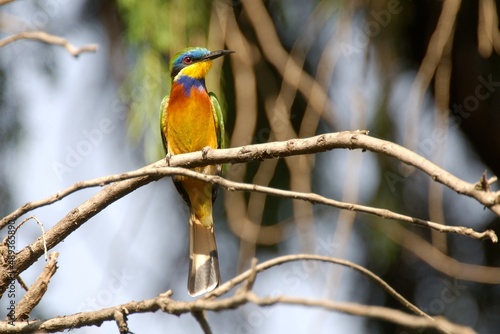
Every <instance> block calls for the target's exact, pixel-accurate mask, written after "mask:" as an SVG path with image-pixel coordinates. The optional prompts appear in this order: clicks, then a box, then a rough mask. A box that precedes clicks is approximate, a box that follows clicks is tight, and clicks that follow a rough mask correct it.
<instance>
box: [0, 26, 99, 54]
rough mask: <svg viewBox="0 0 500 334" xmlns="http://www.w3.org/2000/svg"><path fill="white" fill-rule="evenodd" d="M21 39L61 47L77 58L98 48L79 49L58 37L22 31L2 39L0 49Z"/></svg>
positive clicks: (44, 33)
mask: <svg viewBox="0 0 500 334" xmlns="http://www.w3.org/2000/svg"><path fill="white" fill-rule="evenodd" d="M21 39H29V40H37V41H40V42H44V43H48V44H53V45H59V46H62V47H64V48H65V49H66V50H67V51H68V52H69V53H70V54H71V55H72V56H73V57H78V56H79V55H80V54H81V53H84V52H95V51H97V48H98V45H97V44H88V45H85V46H82V47H80V48H77V47H75V46H74V45H73V44H71V43H70V42H68V41H67V40H66V39H64V38H62V37H59V36H54V35H50V34H48V33H46V32H44V31H24V32H21V33H19V34H15V35H11V36H8V37H5V38H4V39H2V40H0V48H1V47H4V46H5V45H7V44H9V43H12V42H15V41H18V40H21Z"/></svg>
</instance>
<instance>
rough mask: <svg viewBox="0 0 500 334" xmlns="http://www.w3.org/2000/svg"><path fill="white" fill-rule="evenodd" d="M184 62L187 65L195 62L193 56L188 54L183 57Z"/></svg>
mask: <svg viewBox="0 0 500 334" xmlns="http://www.w3.org/2000/svg"><path fill="white" fill-rule="evenodd" d="M182 62H183V63H184V64H186V65H189V64H192V63H193V58H191V57H189V56H186V57H184V58H183V59H182Z"/></svg>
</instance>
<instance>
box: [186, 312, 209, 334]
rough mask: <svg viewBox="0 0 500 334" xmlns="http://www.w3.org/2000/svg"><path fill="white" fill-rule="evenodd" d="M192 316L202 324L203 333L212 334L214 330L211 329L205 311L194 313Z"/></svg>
mask: <svg viewBox="0 0 500 334" xmlns="http://www.w3.org/2000/svg"><path fill="white" fill-rule="evenodd" d="M191 314H192V315H193V316H194V318H195V319H196V321H198V323H199V324H200V326H201V329H202V331H203V333H205V334H212V330H211V329H210V325H209V324H208V321H207V318H206V316H205V311H203V310H200V311H192V312H191Z"/></svg>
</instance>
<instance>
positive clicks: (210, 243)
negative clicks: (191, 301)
mask: <svg viewBox="0 0 500 334" xmlns="http://www.w3.org/2000/svg"><path fill="white" fill-rule="evenodd" d="M219 282H220V273H219V259H218V255H217V244H216V243H215V234H214V227H213V224H212V225H211V226H210V227H208V228H207V227H205V226H203V225H202V224H201V222H200V221H199V220H198V219H197V218H196V216H195V215H194V214H193V213H192V214H191V215H190V218H189V278H188V292H189V294H190V295H191V296H193V297H194V296H198V295H201V294H203V293H206V292H209V291H212V290H213V289H215V288H216V287H217V286H218V285H219Z"/></svg>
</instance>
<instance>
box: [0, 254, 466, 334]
mask: <svg viewBox="0 0 500 334" xmlns="http://www.w3.org/2000/svg"><path fill="white" fill-rule="evenodd" d="M300 260H315V261H323V262H331V263H337V264H340V265H346V266H348V267H350V268H353V269H355V270H357V271H360V272H361V273H362V274H363V275H365V276H367V277H369V278H370V279H373V280H374V281H375V282H376V283H377V284H379V285H381V286H382V287H384V289H385V290H386V291H388V292H389V293H390V294H391V295H392V296H393V297H395V298H396V299H397V300H399V301H400V302H401V303H402V304H403V305H404V306H405V307H407V308H409V309H411V310H412V311H414V312H416V313H417V314H422V316H420V315H410V314H406V313H404V312H401V311H397V310H393V309H390V308H386V307H380V306H367V305H360V304H354V303H340V302H332V301H329V300H314V299H307V298H297V297H288V296H278V297H258V296H256V295H255V294H254V293H253V292H251V291H248V292H247V293H245V294H241V293H240V294H234V295H232V296H230V297H227V298H221V299H211V298H210V296H207V295H205V296H202V297H200V298H198V299H196V300H195V301H191V302H181V301H175V300H172V299H171V298H170V297H171V295H172V292H171V291H167V292H166V293H164V294H160V295H158V296H157V297H155V298H153V299H148V300H143V301H139V302H129V303H126V304H122V305H119V306H115V307H110V308H105V309H102V310H98V311H90V312H82V313H77V314H73V315H67V316H59V317H55V318H52V319H48V320H38V321H32V322H29V323H28V322H15V323H14V326H12V325H11V324H9V323H7V322H5V321H4V322H0V333H12V334H14V333H32V332H35V331H37V330H45V331H47V332H56V331H62V330H65V329H68V328H71V329H74V328H81V327H84V326H92V325H98V326H99V325H101V324H102V323H103V322H104V321H116V319H115V314H116V311H117V310H123V309H126V310H127V311H128V314H135V313H146V312H156V311H158V310H162V311H163V312H166V313H169V314H174V315H180V314H184V313H188V312H193V311H200V310H205V311H224V310H228V309H234V308H237V307H239V306H241V305H244V304H246V303H248V302H252V303H255V304H257V305H262V306H269V305H274V304H279V303H284V304H293V305H303V306H312V307H320V308H323V309H326V310H331V311H338V312H342V313H346V314H351V315H358V316H367V317H372V318H377V319H382V320H385V321H389V322H393V323H396V324H399V325H402V326H406V327H410V328H423V329H426V328H428V329H436V330H438V331H440V332H444V333H446V332H452V333H459V334H470V333H475V332H474V331H473V330H472V329H471V328H469V327H466V326H460V325H456V324H453V323H451V322H449V321H447V320H446V319H441V318H432V317H430V316H428V315H426V314H425V313H424V312H422V311H420V310H419V309H418V308H416V306H414V305H412V304H411V303H409V302H408V301H406V300H405V299H404V298H403V297H402V296H400V295H399V294H398V293H397V292H395V291H394V290H393V289H392V288H391V287H390V286H389V285H388V284H387V283H385V282H384V281H383V280H382V279H380V278H379V277H378V276H376V275H375V274H373V273H372V272H370V271H369V270H367V269H365V268H363V267H361V266H358V265H356V264H354V263H351V262H348V261H345V260H339V259H334V258H330V257H326V256H320V255H307V254H297V255H288V256H282V257H279V258H275V259H272V260H269V261H266V262H264V263H261V264H260V265H257V267H256V270H257V272H261V271H263V270H266V269H268V268H271V267H273V266H276V265H280V264H283V263H287V262H293V261H300ZM251 275H252V270H247V271H246V272H244V273H242V274H240V275H238V276H237V277H235V278H233V279H232V280H231V281H229V282H226V283H225V284H223V285H222V286H220V287H219V288H217V289H215V290H214V291H212V292H211V293H210V294H209V295H211V296H221V295H223V294H225V293H227V292H228V291H229V290H230V289H231V288H232V287H234V286H235V285H236V284H239V283H241V282H243V281H244V280H246V279H248V278H249V277H250V276H251Z"/></svg>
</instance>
